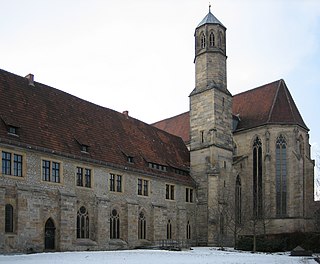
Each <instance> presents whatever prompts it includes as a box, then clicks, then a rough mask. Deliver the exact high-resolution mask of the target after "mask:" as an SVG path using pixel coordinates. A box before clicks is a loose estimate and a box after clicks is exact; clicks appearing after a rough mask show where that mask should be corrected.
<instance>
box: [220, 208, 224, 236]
mask: <svg viewBox="0 0 320 264" xmlns="http://www.w3.org/2000/svg"><path fill="white" fill-rule="evenodd" d="M224 234H225V233H224V215H223V213H221V214H220V235H224Z"/></svg>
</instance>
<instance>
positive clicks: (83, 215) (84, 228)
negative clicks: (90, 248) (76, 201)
mask: <svg viewBox="0 0 320 264" xmlns="http://www.w3.org/2000/svg"><path fill="white" fill-rule="evenodd" d="M81 209H84V210H85V211H84V212H81V211H82V210H81ZM76 231H77V232H76V237H77V239H89V238H90V218H89V212H88V209H87V208H86V207H85V206H83V205H82V206H80V208H79V209H78V211H77V229H76Z"/></svg>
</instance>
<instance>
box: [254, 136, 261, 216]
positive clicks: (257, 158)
mask: <svg viewBox="0 0 320 264" xmlns="http://www.w3.org/2000/svg"><path fill="white" fill-rule="evenodd" d="M252 154H253V155H252V156H253V166H252V167H253V215H254V217H255V218H257V219H259V218H261V217H262V143H261V140H260V139H259V137H256V139H255V140H254V142H253V153H252Z"/></svg>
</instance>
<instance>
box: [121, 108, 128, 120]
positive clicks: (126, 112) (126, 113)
mask: <svg viewBox="0 0 320 264" xmlns="http://www.w3.org/2000/svg"><path fill="white" fill-rule="evenodd" d="M122 114H123V115H124V116H125V117H126V118H129V111H127V110H126V111H123V112H122Z"/></svg>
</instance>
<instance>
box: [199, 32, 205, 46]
mask: <svg viewBox="0 0 320 264" xmlns="http://www.w3.org/2000/svg"><path fill="white" fill-rule="evenodd" d="M200 41H201V42H200V47H201V48H202V49H204V48H205V47H206V35H205V34H204V33H203V32H202V33H201V37H200Z"/></svg>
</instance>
